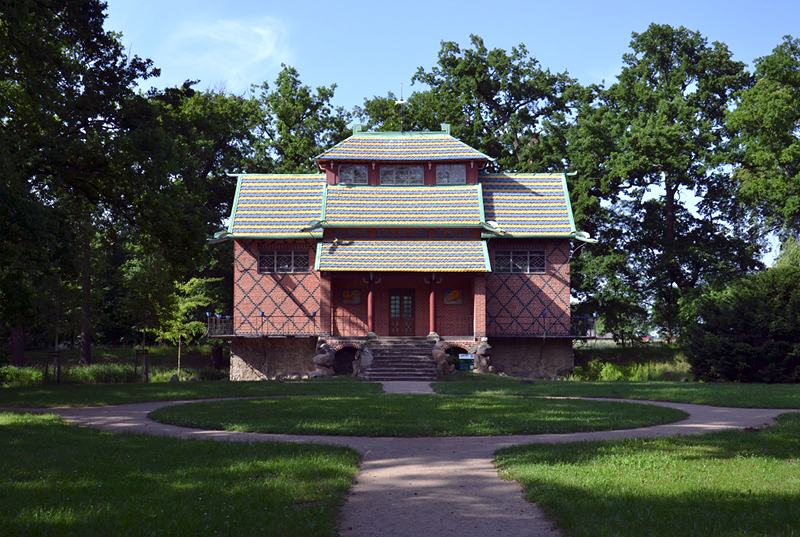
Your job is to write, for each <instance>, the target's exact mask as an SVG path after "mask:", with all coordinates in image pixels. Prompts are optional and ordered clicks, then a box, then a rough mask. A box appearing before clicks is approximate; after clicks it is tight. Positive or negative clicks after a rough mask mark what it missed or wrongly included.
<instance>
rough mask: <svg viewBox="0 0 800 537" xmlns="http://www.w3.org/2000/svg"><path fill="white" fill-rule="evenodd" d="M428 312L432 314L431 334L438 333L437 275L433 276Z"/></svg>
mask: <svg viewBox="0 0 800 537" xmlns="http://www.w3.org/2000/svg"><path fill="white" fill-rule="evenodd" d="M428 310H429V313H430V321H429V323H428V324H429V326H430V333H431V334H435V333H436V274H431V291H430V297H429V298H428Z"/></svg>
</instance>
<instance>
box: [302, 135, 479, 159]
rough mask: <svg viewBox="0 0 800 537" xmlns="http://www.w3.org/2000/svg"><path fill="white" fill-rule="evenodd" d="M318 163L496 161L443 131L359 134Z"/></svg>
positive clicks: (341, 144) (336, 146) (330, 151)
mask: <svg viewBox="0 0 800 537" xmlns="http://www.w3.org/2000/svg"><path fill="white" fill-rule="evenodd" d="M317 160H318V161H325V160H350V161H381V160H382V161H408V160H418V161H432V160H494V159H492V158H490V157H488V156H486V155H484V154H483V153H481V152H480V151H477V150H475V149H473V148H471V147H470V146H468V145H467V144H465V143H464V142H462V141H461V140H457V139H456V138H453V137H452V136H450V135H449V134H445V133H441V132H430V133H426V132H391V133H381V132H359V133H356V134H354V135H353V136H351V137H350V138H347V139H346V140H344V141H343V142H340V143H339V144H337V145H335V146H334V147H332V148H331V149H329V150H328V151H326V152H324V153H322V154H321V155H319V156H317Z"/></svg>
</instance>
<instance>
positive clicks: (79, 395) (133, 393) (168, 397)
mask: <svg viewBox="0 0 800 537" xmlns="http://www.w3.org/2000/svg"><path fill="white" fill-rule="evenodd" d="M381 391H382V388H381V385H380V384H378V383H374V382H363V381H355V380H351V379H349V378H331V379H319V380H310V381H293V382H283V383H281V382H267V381H264V382H227V381H224V382H221V381H201V382H176V383H171V382H163V383H153V384H75V385H63V384H62V385H56V384H48V385H46V386H23V387H17V388H0V407H17V408H21V407H29V408H34V407H39V408H51V407H56V406H104V405H116V404H124V403H138V402H143V401H173V400H182V399H203V398H212V397H259V396H274V395H367V394H377V393H381Z"/></svg>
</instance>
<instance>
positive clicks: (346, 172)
mask: <svg viewBox="0 0 800 537" xmlns="http://www.w3.org/2000/svg"><path fill="white" fill-rule="evenodd" d="M357 171H361V172H363V179H361V178H358V177H356V172H357ZM339 183H340V184H343V185H366V184H369V171H368V170H367V165H366V164H339Z"/></svg>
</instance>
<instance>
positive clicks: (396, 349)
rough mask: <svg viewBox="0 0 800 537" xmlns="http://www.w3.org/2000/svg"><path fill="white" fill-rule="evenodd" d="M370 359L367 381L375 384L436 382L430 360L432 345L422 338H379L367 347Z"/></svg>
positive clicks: (433, 363) (433, 364)
mask: <svg viewBox="0 0 800 537" xmlns="http://www.w3.org/2000/svg"><path fill="white" fill-rule="evenodd" d="M369 347H370V349H371V350H372V356H373V358H374V360H373V362H372V367H370V368H369V370H368V371H367V374H366V376H367V378H368V379H369V380H374V381H377V382H386V381H393V380H411V381H419V382H433V381H435V380H436V363H435V362H434V361H433V356H431V350H432V349H433V341H430V340H429V339H427V338H424V337H405V338H403V337H383V338H380V339H376V340H372V341H370V343H369Z"/></svg>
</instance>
